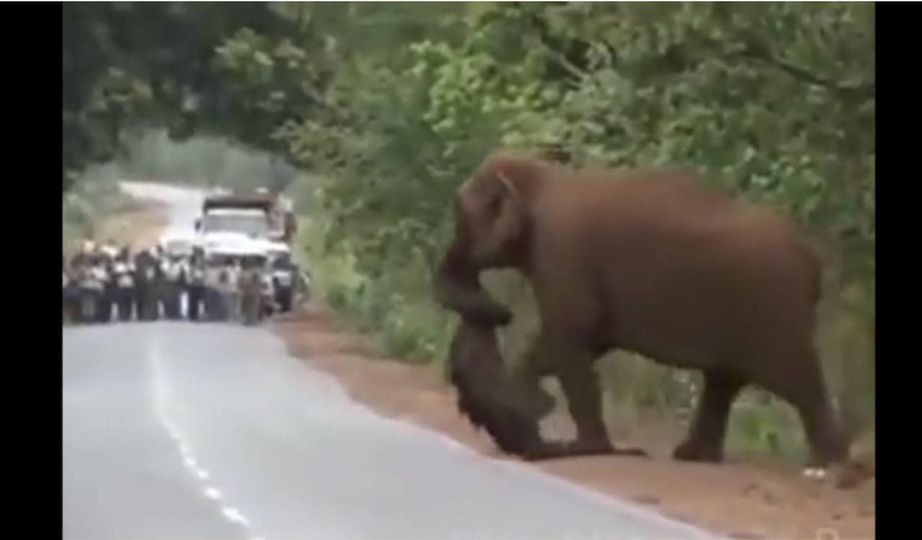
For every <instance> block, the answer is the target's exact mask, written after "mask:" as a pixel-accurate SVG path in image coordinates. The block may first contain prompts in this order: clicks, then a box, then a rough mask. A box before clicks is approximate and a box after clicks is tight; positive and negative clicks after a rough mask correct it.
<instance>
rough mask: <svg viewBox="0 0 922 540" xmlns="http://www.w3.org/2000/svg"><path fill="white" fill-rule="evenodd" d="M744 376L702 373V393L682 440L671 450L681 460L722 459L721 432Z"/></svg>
mask: <svg viewBox="0 0 922 540" xmlns="http://www.w3.org/2000/svg"><path fill="white" fill-rule="evenodd" d="M742 386H743V380H742V379H741V378H740V377H737V376H735V375H733V374H729V373H727V372H724V371H718V370H713V371H707V372H705V374H704V393H703V395H702V396H701V400H700V401H699V403H698V408H697V411H696V412H695V419H694V421H693V423H692V426H691V430H690V431H689V434H688V437H687V438H686V439H685V441H684V442H683V443H682V444H680V445H679V446H678V447H676V449H675V451H673V454H672V455H673V457H674V458H675V459H678V460H682V461H708V462H719V461H721V460H722V459H723V443H724V435H725V433H726V431H727V419H728V417H729V415H730V405H732V404H733V400H734V399H736V396H737V395H738V394H739V391H740V389H741V388H742Z"/></svg>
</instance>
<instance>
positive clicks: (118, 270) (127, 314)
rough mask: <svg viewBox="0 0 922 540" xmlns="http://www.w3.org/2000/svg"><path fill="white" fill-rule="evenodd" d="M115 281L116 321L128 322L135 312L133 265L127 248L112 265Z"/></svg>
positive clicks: (123, 249)
mask: <svg viewBox="0 0 922 540" xmlns="http://www.w3.org/2000/svg"><path fill="white" fill-rule="evenodd" d="M112 273H113V277H114V279H115V287H116V292H115V301H116V306H117V308H118V319H119V320H120V321H123V322H125V321H130V320H131V319H132V318H133V317H134V310H135V298H136V294H137V293H136V291H135V275H134V264H132V262H131V252H130V251H129V249H128V247H127V246H126V247H124V248H122V250H121V251H120V252H119V254H118V256H117V257H116V258H115V262H114V264H113V265H112Z"/></svg>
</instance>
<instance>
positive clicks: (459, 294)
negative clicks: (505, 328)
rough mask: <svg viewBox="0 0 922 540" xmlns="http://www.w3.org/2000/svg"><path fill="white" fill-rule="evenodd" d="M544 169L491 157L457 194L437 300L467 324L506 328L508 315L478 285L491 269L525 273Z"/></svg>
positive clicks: (536, 164)
mask: <svg viewBox="0 0 922 540" xmlns="http://www.w3.org/2000/svg"><path fill="white" fill-rule="evenodd" d="M548 166H549V164H547V163H542V162H539V161H537V160H533V159H529V158H525V157H519V156H514V155H510V154H494V155H492V156H490V157H488V158H487V159H486V160H485V161H484V163H483V164H482V165H481V166H480V168H478V170H477V171H476V172H475V173H474V174H473V175H472V176H471V178H470V179H468V180H467V181H466V182H464V183H463V184H462V185H461V187H460V188H459V189H458V193H457V195H456V197H455V201H454V205H455V206H454V212H455V215H454V219H455V234H454V239H453V240H452V243H451V245H450V246H449V248H448V251H447V253H446V254H445V257H444V259H443V260H442V263H441V264H440V266H439V268H438V273H437V276H436V282H435V292H436V299H437V300H438V301H439V303H440V304H442V305H443V306H444V307H446V308H448V309H451V310H454V311H456V312H458V313H459V314H461V315H462V316H463V317H464V318H465V319H467V320H469V321H475V322H478V323H481V324H487V325H502V324H506V323H508V322H509V321H510V320H511V318H512V315H511V313H510V312H509V310H508V309H506V308H505V307H504V306H502V305H500V304H498V303H497V302H496V301H495V300H493V299H492V298H491V297H490V295H489V294H488V293H487V291H486V290H485V289H484V288H483V287H482V286H481V285H480V281H479V274H480V272H481V271H482V270H486V269H490V268H509V267H517V268H523V269H524V267H525V266H526V265H527V261H528V259H529V243H530V242H529V240H530V236H531V217H530V200H531V196H532V194H533V193H534V192H535V188H536V185H537V184H538V183H539V182H540V181H541V180H542V179H543V178H544V177H545V176H546V174H545V173H546V169H547V167H548Z"/></svg>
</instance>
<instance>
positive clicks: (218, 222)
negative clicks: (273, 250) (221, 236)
mask: <svg viewBox="0 0 922 540" xmlns="http://www.w3.org/2000/svg"><path fill="white" fill-rule="evenodd" d="M202 232H204V233H215V232H233V233H240V234H245V235H247V236H255V237H267V236H269V233H270V228H269V220H268V219H267V218H266V215H265V214H264V213H262V212H246V211H220V210H213V211H211V212H208V213H207V214H205V216H204V217H203V218H202Z"/></svg>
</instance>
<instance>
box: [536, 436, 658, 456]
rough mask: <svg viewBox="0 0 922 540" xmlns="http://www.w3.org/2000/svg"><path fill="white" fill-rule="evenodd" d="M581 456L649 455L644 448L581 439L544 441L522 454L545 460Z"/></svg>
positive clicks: (606, 441)
mask: <svg viewBox="0 0 922 540" xmlns="http://www.w3.org/2000/svg"><path fill="white" fill-rule="evenodd" d="M579 456H636V457H649V454H647V452H646V451H645V450H643V449H642V448H635V447H617V446H614V445H612V444H611V443H610V442H609V441H608V440H607V439H606V440H599V439H595V440H580V439H577V440H575V441H572V442H544V443H542V444H541V445H540V446H539V447H533V448H530V449H529V450H528V452H526V453H524V454H523V455H522V458H523V459H525V460H527V461H543V460H550V459H560V458H567V457H579Z"/></svg>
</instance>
